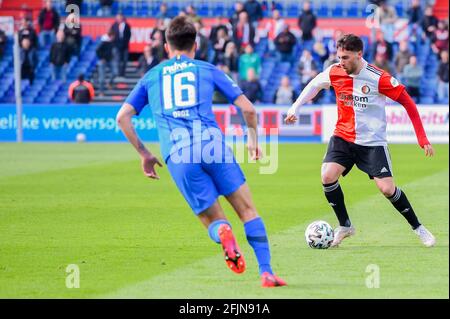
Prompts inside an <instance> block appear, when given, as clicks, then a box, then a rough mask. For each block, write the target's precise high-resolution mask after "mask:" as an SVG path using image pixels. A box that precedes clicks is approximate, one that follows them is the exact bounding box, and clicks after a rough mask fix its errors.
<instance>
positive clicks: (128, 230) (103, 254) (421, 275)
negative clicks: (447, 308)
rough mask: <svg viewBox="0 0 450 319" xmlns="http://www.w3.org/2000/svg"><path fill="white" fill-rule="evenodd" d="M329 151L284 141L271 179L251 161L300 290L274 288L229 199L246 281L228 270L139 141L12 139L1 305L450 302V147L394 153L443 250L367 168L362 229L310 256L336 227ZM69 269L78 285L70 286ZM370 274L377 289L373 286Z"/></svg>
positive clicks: (360, 193)
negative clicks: (145, 161) (327, 184)
mask: <svg viewBox="0 0 450 319" xmlns="http://www.w3.org/2000/svg"><path fill="white" fill-rule="evenodd" d="M150 147H151V149H153V150H158V149H159V147H158V146H157V145H151V146H150ZM325 149H326V145H319V144H317V145H313V144H281V145H280V146H279V166H278V171H277V172H276V174H273V175H261V174H259V173H258V172H259V171H258V168H259V166H258V165H260V164H248V163H247V164H244V165H242V167H243V170H244V172H245V174H246V177H247V180H248V183H249V185H250V188H251V190H252V193H253V199H254V202H255V204H256V207H257V208H258V211H259V214H260V215H261V216H262V217H263V218H264V221H265V224H266V227H267V230H268V234H269V240H270V243H271V248H272V263H273V267H274V270H275V271H276V272H277V274H279V275H280V276H281V277H282V278H284V279H285V280H286V281H287V282H288V284H289V286H287V287H282V288H278V289H263V288H260V281H259V276H258V273H257V264H256V259H255V257H254V255H253V252H252V250H251V248H250V246H249V245H248V244H247V242H246V240H245V236H244V231H243V227H242V225H241V223H240V222H239V220H238V219H237V217H236V216H235V214H234V213H233V212H232V210H231V207H230V206H229V205H228V204H227V203H226V202H224V201H223V200H221V202H222V203H223V207H224V209H225V211H226V213H227V215H228V217H229V219H230V220H231V222H232V224H233V226H234V230H235V233H236V235H237V237H238V241H239V243H240V246H241V248H242V249H243V252H244V254H245V256H246V260H247V271H246V272H245V273H244V274H242V275H236V274H234V273H232V272H231V271H229V270H228V269H227V268H226V266H225V263H224V261H223V258H222V254H221V250H220V249H219V248H220V246H218V245H216V244H214V243H213V242H212V241H211V240H210V239H209V238H208V235H207V232H206V231H205V229H203V226H202V225H201V224H200V222H199V221H198V220H197V218H196V217H195V216H194V215H193V214H192V213H191V211H190V209H189V208H188V206H187V204H186V203H185V202H184V200H183V198H182V197H181V195H180V194H179V193H178V191H177V189H176V187H175V185H174V183H173V182H172V180H171V178H170V176H169V174H168V171H167V169H166V168H165V167H164V168H162V169H159V174H160V177H161V180H159V181H153V180H149V179H146V178H145V177H144V176H143V175H142V173H141V171H140V164H139V159H138V157H137V154H135V152H134V150H133V149H132V147H131V145H128V144H22V145H17V144H0V167H1V170H0V297H1V298H449V293H448V292H449V267H448V266H449V249H448V230H449V228H448V221H449V195H448V191H449V189H448V188H449V179H448V177H449V170H448V160H449V159H448V152H449V148H448V145H436V146H435V149H436V153H437V154H436V156H435V157H434V158H426V157H425V156H424V155H423V151H422V150H421V149H420V148H419V147H418V146H416V145H391V146H390V150H391V155H392V160H393V169H394V174H395V179H396V182H397V184H398V185H399V186H401V187H402V189H403V190H404V191H405V192H406V194H407V196H408V198H409V199H410V201H411V203H412V205H413V207H414V209H415V211H416V212H417V214H418V216H419V219H420V220H421V221H422V223H423V224H424V225H426V226H427V228H428V229H430V230H431V231H432V232H433V233H434V235H435V236H436V238H437V245H436V247H434V248H431V249H429V248H425V247H424V246H423V245H422V243H421V242H420V241H419V239H418V238H417V236H416V235H415V234H414V233H413V232H412V230H411V229H410V228H409V226H408V225H407V223H406V221H405V220H404V219H403V217H401V216H400V214H399V213H398V212H397V211H395V209H394V208H393V207H392V206H391V204H390V203H389V202H388V201H387V200H386V199H385V198H383V196H382V195H381V194H380V193H379V192H378V190H377V189H376V187H375V185H374V183H373V182H372V181H370V180H369V179H368V178H367V176H366V175H365V174H364V173H362V172H360V171H358V170H357V169H354V170H353V171H352V173H351V174H350V175H349V176H347V177H345V178H343V179H342V180H341V185H342V188H343V190H344V193H345V197H346V202H347V206H348V210H349V214H350V217H351V218H352V221H353V223H354V225H355V227H356V230H357V234H356V235H355V236H354V237H352V238H349V239H348V240H346V241H345V242H344V243H343V244H342V245H341V247H340V248H338V249H333V250H332V249H329V250H314V249H311V248H309V247H308V246H307V245H306V243H305V240H304V230H305V228H306V226H307V225H308V224H309V223H310V222H312V221H314V220H318V219H323V220H326V221H328V222H329V223H331V224H332V225H333V227H335V226H336V222H337V220H336V218H335V216H334V214H333V212H332V210H331V209H330V207H329V206H328V204H327V202H326V200H325V197H324V195H323V193H322V187H321V183H320V164H321V160H322V157H323V155H324V152H325ZM69 264H75V265H77V266H78V267H79V270H80V273H79V275H80V277H79V278H80V287H79V288H72V289H69V288H67V287H66V277H67V276H68V273H67V272H66V267H67V266H68V265H69ZM371 265H372V266H371ZM373 265H375V266H373ZM371 267H378V269H379V288H368V287H367V285H366V281H367V280H368V278H370V276H371V275H372V273H370V272H368V271H370V269H372V268H371Z"/></svg>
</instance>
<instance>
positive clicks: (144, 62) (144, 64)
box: [138, 45, 159, 77]
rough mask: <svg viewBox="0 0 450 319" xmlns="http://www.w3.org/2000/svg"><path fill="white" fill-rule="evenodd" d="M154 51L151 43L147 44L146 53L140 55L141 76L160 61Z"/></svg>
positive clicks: (139, 67)
mask: <svg viewBox="0 0 450 319" xmlns="http://www.w3.org/2000/svg"><path fill="white" fill-rule="evenodd" d="M153 51H154V50H153V48H152V47H151V45H146V46H145V47H144V54H142V55H141V56H140V57H139V60H138V70H139V75H140V76H141V77H142V76H144V74H145V73H147V72H148V71H149V70H150V69H151V68H153V67H154V66H155V65H157V64H158V63H159V61H158V59H157V58H156V57H155V56H154V54H153Z"/></svg>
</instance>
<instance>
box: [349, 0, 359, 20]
mask: <svg viewBox="0 0 450 319" xmlns="http://www.w3.org/2000/svg"><path fill="white" fill-rule="evenodd" d="M346 15H347V17H349V18H356V17H359V8H358V4H357V3H355V2H352V3H351V4H350V6H349V7H348V8H347V11H346Z"/></svg>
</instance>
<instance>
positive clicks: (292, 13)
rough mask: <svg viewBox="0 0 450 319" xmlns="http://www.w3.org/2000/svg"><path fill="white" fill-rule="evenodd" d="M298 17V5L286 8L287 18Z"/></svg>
mask: <svg viewBox="0 0 450 319" xmlns="http://www.w3.org/2000/svg"><path fill="white" fill-rule="evenodd" d="M299 15H300V10H299V6H298V4H292V5H290V6H289V7H288V8H287V16H288V17H298V16H299Z"/></svg>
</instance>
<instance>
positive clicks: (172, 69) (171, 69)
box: [163, 61, 194, 74]
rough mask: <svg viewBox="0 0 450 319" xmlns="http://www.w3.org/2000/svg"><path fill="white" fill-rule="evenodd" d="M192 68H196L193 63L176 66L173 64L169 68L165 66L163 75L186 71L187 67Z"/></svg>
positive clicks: (177, 64) (182, 63)
mask: <svg viewBox="0 0 450 319" xmlns="http://www.w3.org/2000/svg"><path fill="white" fill-rule="evenodd" d="M190 66H194V63H192V62H189V63H188V62H185V61H184V62H181V63H174V64H172V65H168V66H165V67H164V68H163V74H171V73H175V72H178V71H180V70H184V69H186V68H187V67H190Z"/></svg>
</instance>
